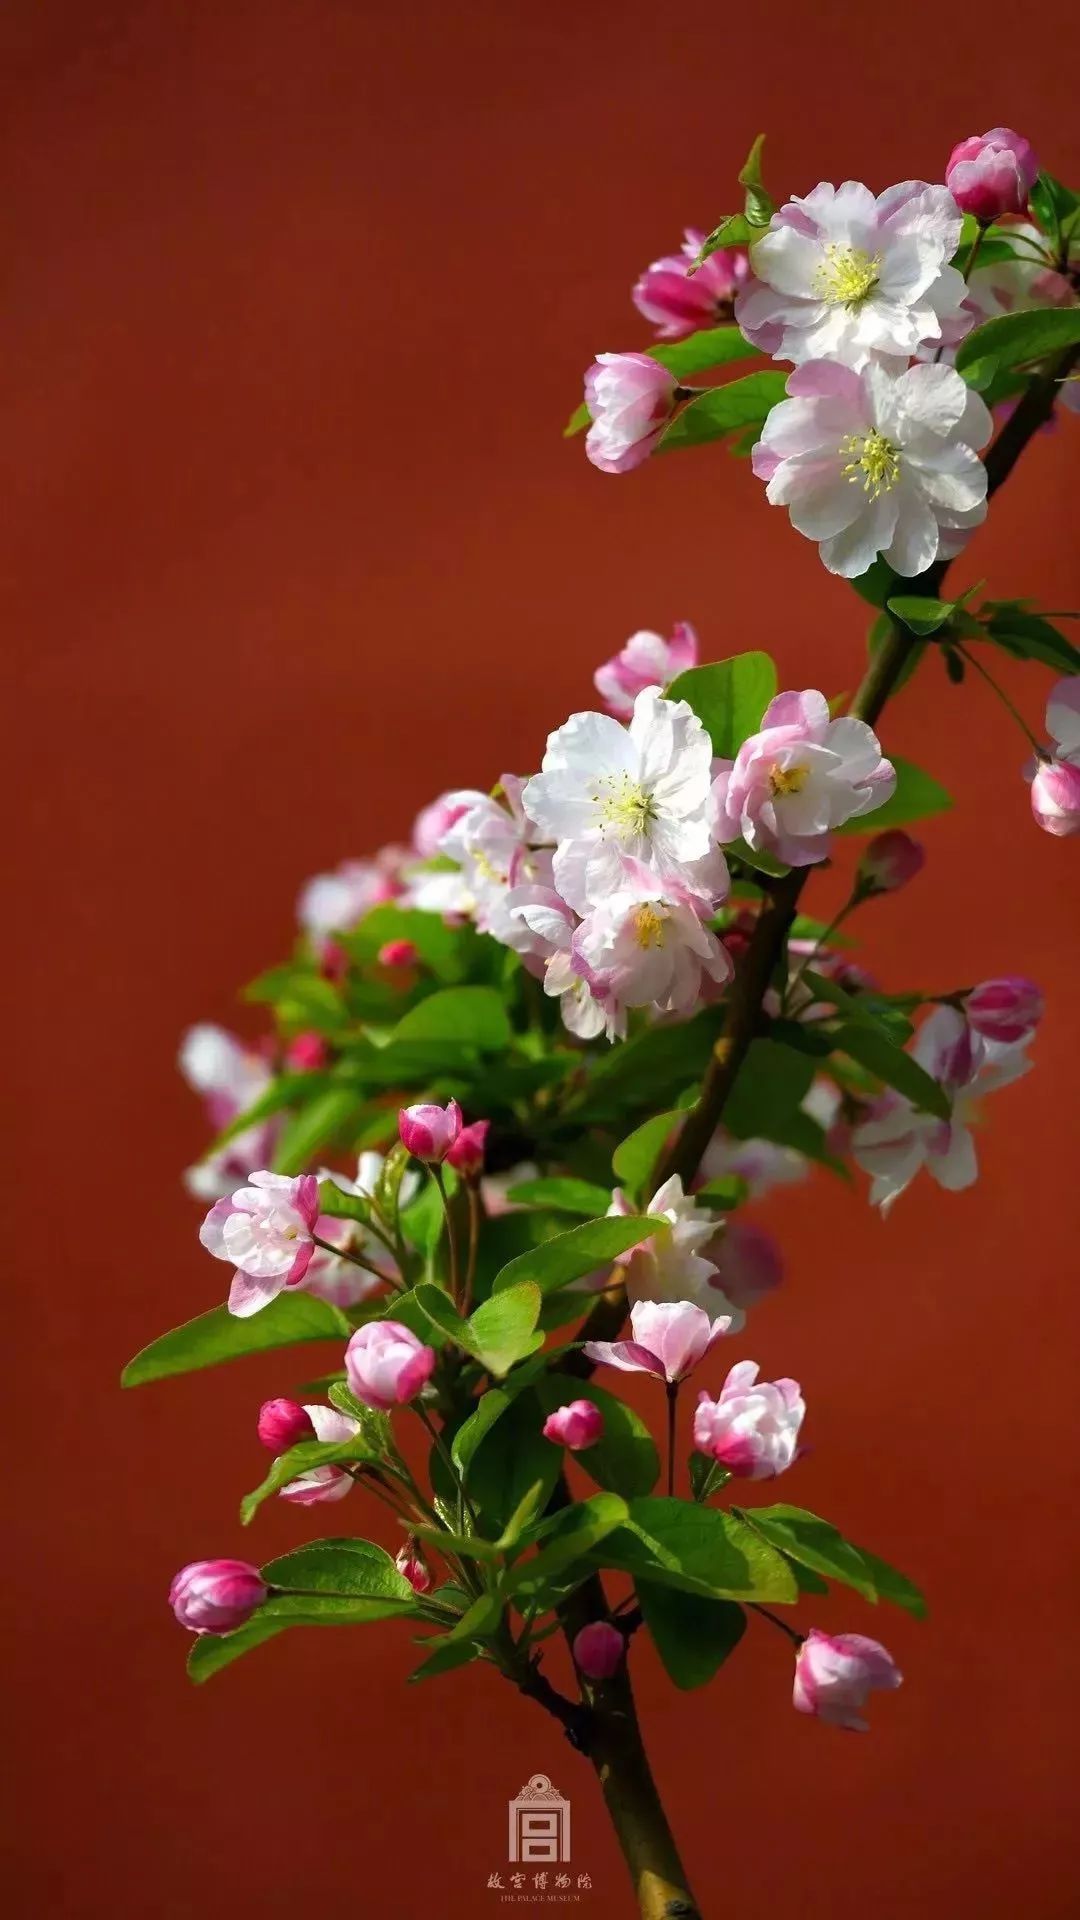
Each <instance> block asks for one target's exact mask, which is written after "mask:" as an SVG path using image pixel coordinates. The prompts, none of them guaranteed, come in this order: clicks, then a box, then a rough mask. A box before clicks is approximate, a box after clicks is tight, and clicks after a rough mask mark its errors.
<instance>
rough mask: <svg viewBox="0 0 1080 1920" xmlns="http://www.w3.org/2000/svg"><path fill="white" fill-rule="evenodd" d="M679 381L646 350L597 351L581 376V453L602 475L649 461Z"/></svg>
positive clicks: (675, 397) (677, 394) (628, 470)
mask: <svg viewBox="0 0 1080 1920" xmlns="http://www.w3.org/2000/svg"><path fill="white" fill-rule="evenodd" d="M678 396H679V383H678V381H677V380H676V378H675V375H674V374H673V373H669V372H668V370H667V368H666V367H662V366H661V365H660V363H659V361H658V360H652V359H650V357H649V355H648V354H647V353H600V354H598V355H597V357H596V359H595V360H594V361H593V364H592V366H591V367H590V368H589V371H588V373H587V374H586V375H585V405H586V406H587V408H588V410H589V417H590V419H591V420H592V426H591V427H590V428H589V431H588V433H587V434H586V436H585V451H586V453H587V454H588V456H589V459H590V460H591V461H592V463H593V466H594V467H599V468H600V470H601V472H602V473H629V472H630V469H631V467H639V466H640V465H641V463H642V461H643V460H647V459H648V457H649V455H650V453H651V452H652V451H653V448H654V447H655V446H656V443H657V441H658V440H659V438H660V435H661V434H662V433H663V431H664V428H665V427H666V426H667V423H668V421H669V420H670V419H671V416H672V414H673V413H674V411H675V402H676V400H677V398H678Z"/></svg>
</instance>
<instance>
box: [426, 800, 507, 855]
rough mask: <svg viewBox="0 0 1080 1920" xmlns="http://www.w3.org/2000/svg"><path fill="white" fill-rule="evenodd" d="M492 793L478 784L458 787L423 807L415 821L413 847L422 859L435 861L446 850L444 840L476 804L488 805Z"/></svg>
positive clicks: (477, 805) (479, 805) (480, 805)
mask: <svg viewBox="0 0 1080 1920" xmlns="http://www.w3.org/2000/svg"><path fill="white" fill-rule="evenodd" d="M489 798H490V795H488V794H486V793H481V792H480V790H479V788H477V787H456V788H453V789H452V790H451V791H450V792H449V793H441V794H440V795H439V797H438V799H437V800H433V801H432V802H431V805H430V806H427V807H423V808H422V809H421V811H420V812H419V813H418V814H417V816H416V819H415V820H414V821H413V830H412V840H413V847H414V848H415V850H416V852H417V853H418V854H419V856H420V858H421V859H422V860H433V859H434V858H435V856H436V854H440V853H442V852H443V851H444V848H443V841H444V839H445V838H446V835H447V834H448V833H449V832H450V831H451V829H452V828H453V827H455V826H456V825H457V823H458V821H459V820H462V819H464V817H465V815H466V814H467V813H471V812H472V810H473V808H474V807H483V806H486V805H487V803H488V800H489Z"/></svg>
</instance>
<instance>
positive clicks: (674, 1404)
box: [667, 1380, 679, 1495]
mask: <svg viewBox="0 0 1080 1920" xmlns="http://www.w3.org/2000/svg"><path fill="white" fill-rule="evenodd" d="M678 1407H679V1383H678V1381H677V1380H669V1381H668V1383H667V1446H668V1454H667V1490H668V1494H669V1495H672V1494H674V1492H675V1422H676V1416H677V1413H678Z"/></svg>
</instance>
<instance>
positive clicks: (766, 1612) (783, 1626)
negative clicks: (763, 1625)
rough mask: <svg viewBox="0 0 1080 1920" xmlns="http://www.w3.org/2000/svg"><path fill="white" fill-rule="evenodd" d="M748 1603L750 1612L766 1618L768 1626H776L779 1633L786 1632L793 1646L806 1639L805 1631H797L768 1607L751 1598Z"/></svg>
mask: <svg viewBox="0 0 1080 1920" xmlns="http://www.w3.org/2000/svg"><path fill="white" fill-rule="evenodd" d="M749 1604H750V1611H751V1613H760V1615H761V1617H762V1619H763V1620H768V1622H769V1624H770V1626H774V1627H778V1628H779V1630H780V1632H781V1633H784V1634H786V1635H787V1637H788V1639H789V1640H791V1641H793V1642H794V1644H795V1646H797V1647H801V1646H802V1643H803V1641H804V1640H805V1639H806V1635H805V1633H797V1632H796V1630H795V1628H794V1627H789V1626H788V1623H787V1621H786V1620H781V1618H780V1615H779V1614H778V1613H772V1612H771V1611H770V1609H769V1608H768V1607H763V1606H760V1605H759V1603H758V1602H757V1601H756V1600H751V1601H750V1603H749Z"/></svg>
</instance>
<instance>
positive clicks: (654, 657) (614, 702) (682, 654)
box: [593, 620, 698, 720]
mask: <svg viewBox="0 0 1080 1920" xmlns="http://www.w3.org/2000/svg"><path fill="white" fill-rule="evenodd" d="M697 657H698V643H697V634H696V633H695V632H694V629H693V627H692V626H690V624H689V622H688V621H686V620H679V621H677V622H676V624H675V626H674V627H673V628H672V630H671V639H670V640H664V639H662V638H661V636H660V635H659V634H658V633H649V632H647V631H645V630H643V631H642V632H641V633H632V634H631V635H630V638H629V640H628V641H627V643H626V645H625V647H623V648H622V649H621V650H620V651H619V652H618V653H616V654H613V656H612V658H611V659H610V660H605V662H604V664H603V666H602V667H597V669H596V672H595V673H594V674H593V685H594V686H595V688H596V691H597V693H599V694H600V695H601V697H602V699H603V702H604V705H605V706H606V708H607V710H608V712H609V713H613V714H614V715H615V718H616V719H617V720H629V719H630V717H631V715H632V713H633V711H634V701H635V700H636V699H637V697H638V694H639V693H641V692H643V691H644V689H645V688H646V687H666V686H667V683H668V681H669V680H674V679H675V677H676V675H677V674H680V673H685V672H686V669H687V667H694V666H696V665H697Z"/></svg>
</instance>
